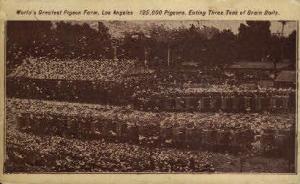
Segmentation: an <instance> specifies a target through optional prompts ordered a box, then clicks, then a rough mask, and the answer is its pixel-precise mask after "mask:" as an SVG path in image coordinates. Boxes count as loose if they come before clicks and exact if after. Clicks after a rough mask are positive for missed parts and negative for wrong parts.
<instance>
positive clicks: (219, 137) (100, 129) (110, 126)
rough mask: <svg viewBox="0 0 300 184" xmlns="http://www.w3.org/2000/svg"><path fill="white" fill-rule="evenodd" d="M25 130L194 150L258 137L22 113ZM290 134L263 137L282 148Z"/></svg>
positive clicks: (239, 144) (234, 145)
mask: <svg viewBox="0 0 300 184" xmlns="http://www.w3.org/2000/svg"><path fill="white" fill-rule="evenodd" d="M18 127H19V129H20V130H22V131H29V132H31V133H35V134H40V135H47V134H48V135H49V134H50V135H51V134H52V135H59V136H67V137H68V136H71V137H73V138H82V139H85V138H92V139H105V140H108V141H118V142H132V143H139V144H143V145H168V146H175V147H182V146H183V147H191V148H207V147H209V148H218V147H221V148H222V149H223V150H232V149H244V148H247V147H248V148H249V147H251V143H253V142H254V141H255V136H257V135H256V134H255V133H254V131H253V130H251V129H242V130H233V129H227V130H221V129H209V128H206V129H203V128H200V127H193V128H188V127H171V126H161V125H160V124H159V123H155V124H148V125H136V124H132V123H128V122H126V121H122V120H111V119H104V118H97V117H80V116H79V115H74V116H61V115H53V114H52V115H45V114H31V113H30V114H29V113H22V114H21V116H19V117H18ZM290 135H291V134H290V131H287V130H282V131H273V132H272V131H271V132H270V130H268V132H266V133H265V134H263V135H262V136H260V137H261V138H260V139H261V143H262V149H263V148H264V147H273V148H280V147H282V145H285V144H286V143H287V140H289V137H290Z"/></svg>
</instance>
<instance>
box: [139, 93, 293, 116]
mask: <svg viewBox="0 0 300 184" xmlns="http://www.w3.org/2000/svg"><path fill="white" fill-rule="evenodd" d="M135 106H136V108H139V109H143V110H155V109H157V110H163V111H200V112H216V111H220V110H222V111H224V112H262V111H270V112H272V111H274V112H294V111H295V109H296V97H295V95H292V94H290V95H280V96H279V95H276V96H269V95H268V96H267V95H251V96H242V95H235V96H233V95H226V96H223V95H222V94H218V95H203V96H177V97H151V98H150V99H149V100H148V101H146V102H145V101H138V103H136V104H135Z"/></svg>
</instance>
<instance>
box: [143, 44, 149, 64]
mask: <svg viewBox="0 0 300 184" xmlns="http://www.w3.org/2000/svg"><path fill="white" fill-rule="evenodd" d="M144 56H145V58H144V65H145V67H147V66H148V60H147V57H148V52H147V49H146V47H144Z"/></svg>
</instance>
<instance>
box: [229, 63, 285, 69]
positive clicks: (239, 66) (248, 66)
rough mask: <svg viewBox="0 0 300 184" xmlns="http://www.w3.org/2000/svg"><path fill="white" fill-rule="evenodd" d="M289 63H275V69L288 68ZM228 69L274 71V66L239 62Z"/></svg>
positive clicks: (271, 64)
mask: <svg viewBox="0 0 300 184" xmlns="http://www.w3.org/2000/svg"><path fill="white" fill-rule="evenodd" d="M290 65H291V64H290V63H283V62H280V63H277V66H276V67H277V69H284V68H287V67H289V66H290ZM229 68H230V69H261V70H272V69H274V64H273V63H272V62H248V61H241V62H237V63H234V64H232V65H231V66H229Z"/></svg>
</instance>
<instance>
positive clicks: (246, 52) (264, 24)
mask: <svg viewBox="0 0 300 184" xmlns="http://www.w3.org/2000/svg"><path fill="white" fill-rule="evenodd" d="M270 26H271V23H270V22H269V21H246V24H241V25H240V27H239V33H238V44H239V52H238V53H239V58H241V59H247V60H255V61H258V60H260V59H261V58H263V57H264V56H266V55H267V50H268V45H269V43H270V38H271V31H270Z"/></svg>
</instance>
